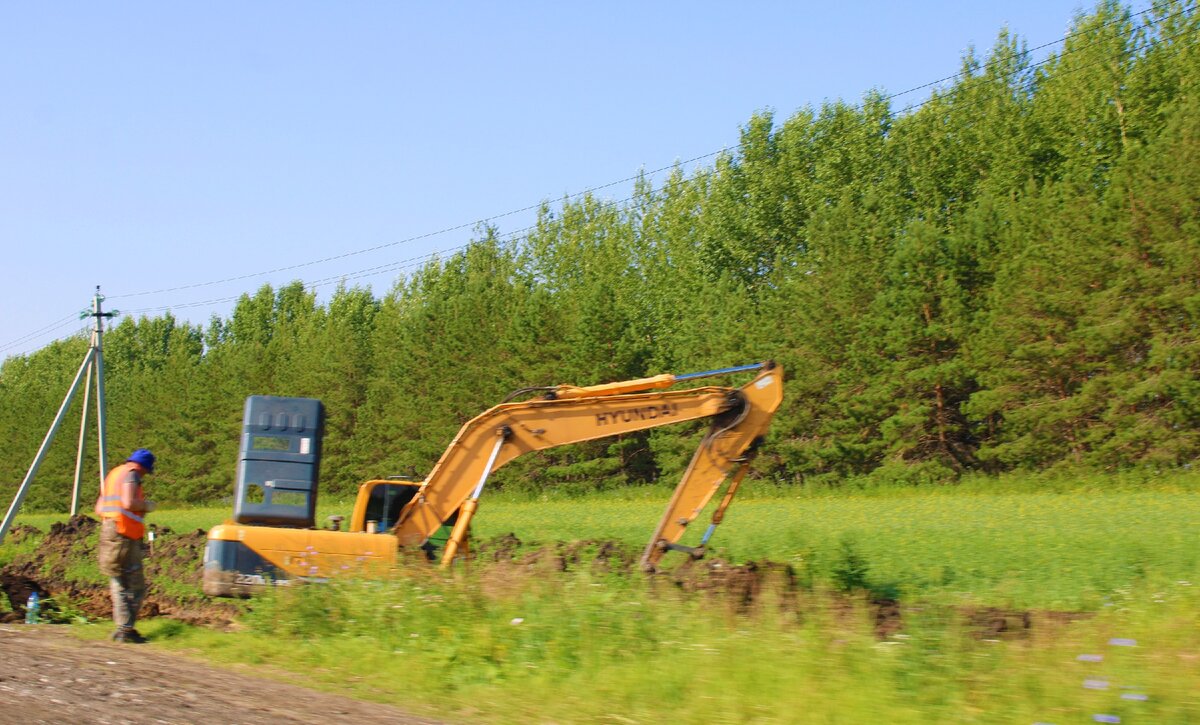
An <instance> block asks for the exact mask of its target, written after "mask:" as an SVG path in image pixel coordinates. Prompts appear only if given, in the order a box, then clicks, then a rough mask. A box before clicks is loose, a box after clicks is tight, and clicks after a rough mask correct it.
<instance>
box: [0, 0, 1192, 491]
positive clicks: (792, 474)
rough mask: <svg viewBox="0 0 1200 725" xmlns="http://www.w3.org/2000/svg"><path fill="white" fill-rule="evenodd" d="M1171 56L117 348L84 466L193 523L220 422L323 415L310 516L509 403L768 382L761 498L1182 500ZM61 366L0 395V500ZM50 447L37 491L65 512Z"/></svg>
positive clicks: (1084, 26) (579, 212)
mask: <svg viewBox="0 0 1200 725" xmlns="http://www.w3.org/2000/svg"><path fill="white" fill-rule="evenodd" d="M1198 26H1200V17H1198V16H1197V13H1196V10H1195V7H1194V6H1193V5H1191V4H1189V3H1183V2H1167V3H1164V4H1163V5H1161V6H1160V7H1159V8H1158V9H1157V10H1155V11H1154V12H1152V13H1149V14H1145V15H1141V14H1139V17H1134V16H1133V15H1132V14H1131V13H1130V11H1129V10H1128V9H1126V8H1123V7H1122V6H1120V5H1119V4H1117V3H1114V2H1103V3H1101V4H1100V5H1098V6H1097V7H1096V9H1095V10H1093V11H1092V12H1091V13H1090V14H1087V15H1081V16H1080V17H1079V18H1078V20H1077V22H1076V24H1075V26H1074V27H1073V28H1072V32H1071V35H1070V36H1069V37H1068V39H1067V40H1066V41H1065V43H1064V46H1063V48H1062V50H1061V51H1060V52H1059V53H1057V54H1055V55H1053V56H1051V57H1050V58H1049V59H1048V60H1046V61H1044V62H1040V63H1037V64H1032V63H1031V62H1030V61H1029V60H1028V58H1029V54H1028V53H1027V52H1026V48H1025V45H1024V43H1023V42H1022V41H1021V40H1020V39H1019V38H1016V37H1013V36H1010V35H1008V34H1006V33H1002V34H1001V35H1000V36H999V38H998V39H997V41H996V43H995V45H994V47H993V48H992V49H991V50H990V52H988V53H987V54H986V56H985V57H977V56H976V55H974V54H969V55H968V56H967V57H965V58H964V59H963V65H962V69H961V70H962V72H961V74H960V75H958V76H957V77H956V79H955V80H954V81H953V83H952V84H950V85H949V86H947V87H945V88H941V89H938V90H935V91H933V92H932V93H931V96H930V97H929V98H928V99H927V100H926V101H924V102H923V103H921V104H920V105H919V106H918V107H915V108H910V109H899V110H897V109H893V108H892V107H891V105H890V104H889V99H888V97H886V96H884V95H882V94H880V93H869V94H867V95H866V96H865V97H864V98H863V99H862V101H861V102H860V103H858V104H849V103H843V102H836V103H828V104H825V105H823V106H821V107H820V108H811V109H806V110H802V111H801V112H799V113H797V114H795V115H794V116H792V117H790V118H787V119H783V120H778V119H775V118H773V117H772V116H771V115H770V114H759V115H756V116H755V117H753V118H752V119H751V121H750V122H749V123H748V124H747V125H746V126H745V127H744V128H743V129H742V132H741V139H740V145H739V147H738V148H737V149H736V150H735V151H733V152H730V153H727V154H724V155H722V156H721V157H719V158H718V159H717V160H716V161H715V163H713V165H712V166H711V167H708V168H703V169H700V170H698V171H696V172H694V173H685V172H684V171H683V169H678V170H677V171H676V172H675V173H674V174H673V175H672V176H671V177H670V179H669V180H668V181H667V182H666V183H664V184H662V185H661V186H657V187H654V186H651V185H650V184H649V183H642V184H640V185H638V187H637V188H636V190H635V193H634V195H633V196H632V197H631V198H629V199H625V200H620V201H616V202H614V201H607V200H601V199H599V198H596V197H594V196H584V197H582V198H578V199H568V200H564V201H563V202H561V203H560V204H557V205H553V204H550V203H547V204H545V205H544V206H543V208H542V210H541V212H540V214H539V218H538V222H537V225H536V227H535V228H534V229H532V230H530V231H528V232H527V233H524V234H522V235H521V236H518V237H505V236H503V235H501V234H500V233H499V232H498V230H496V229H494V228H488V227H483V228H480V229H478V230H476V232H475V234H474V237H473V240H472V241H471V243H470V244H469V245H467V246H466V247H465V248H464V249H463V250H462V251H460V252H458V253H455V254H453V255H451V256H449V257H447V258H445V259H441V260H438V261H435V262H431V263H429V264H428V265H426V266H425V267H424V268H422V269H421V270H420V271H418V272H416V273H414V274H412V275H410V276H408V277H405V278H402V279H400V280H398V281H397V282H396V283H395V285H394V286H393V287H392V288H391V289H390V290H389V291H388V292H387V293H386V294H384V295H382V296H381V297H380V296H376V295H375V294H374V293H373V292H372V291H371V290H370V289H369V288H362V287H352V286H343V287H341V288H339V289H338V290H337V291H336V292H335V293H334V294H333V295H332V297H331V298H330V299H329V301H328V303H325V304H319V303H318V302H317V298H316V295H315V293H314V292H312V291H309V290H306V288H305V285H304V283H303V282H295V283H292V284H289V285H285V286H282V287H280V288H278V289H273V288H271V287H263V288H261V289H259V290H258V291H257V292H255V293H254V294H246V295H244V296H243V297H242V298H241V300H240V301H239V302H238V304H237V306H236V308H235V309H234V311H233V312H232V314H231V315H230V316H229V317H228V318H220V317H214V318H213V319H212V320H211V321H210V322H209V324H208V325H206V326H202V325H194V324H189V323H185V322H181V321H179V320H177V319H176V318H174V317H173V316H172V315H171V314H169V313H166V314H163V315H161V316H156V317H141V318H139V319H134V318H130V317H125V318H122V319H121V320H120V322H119V323H118V324H116V325H115V326H114V327H112V329H111V330H109V331H108V332H107V333H106V334H105V337H104V352H105V365H106V373H107V375H106V392H107V398H108V409H109V417H108V426H107V431H108V441H109V451H110V453H109V456H110V458H111V459H112V460H110V461H109V464H110V465H111V464H113V463H115V462H116V461H117V460H119V458H120V457H121V456H123V455H124V453H126V452H127V451H128V450H131V449H132V448H135V447H138V446H146V447H149V448H152V449H154V450H155V451H156V452H157V453H158V454H159V456H160V466H159V470H158V471H157V472H156V476H155V482H154V483H155V485H154V493H155V496H156V497H157V498H159V499H160V500H164V501H168V502H201V501H215V500H218V499H220V498H222V497H224V496H228V495H229V494H230V493H231V490H232V480H233V475H234V470H235V461H236V455H237V446H238V434H239V431H240V425H241V416H242V405H243V400H244V399H245V397H246V396H247V395H251V394H274V395H296V396H310V397H317V398H320V399H322V400H323V401H324V403H325V405H326V407H327V410H328V420H327V426H326V437H325V443H324V463H323V468H322V479H323V482H324V483H323V485H324V488H325V490H326V491H332V492H333V493H335V494H345V493H349V492H351V491H353V490H354V488H355V487H356V486H357V484H358V483H360V482H361V481H363V480H366V479H367V478H370V477H376V476H384V475H390V474H403V473H408V472H410V471H415V472H417V473H418V474H421V475H423V474H424V473H426V472H427V471H428V470H429V469H430V468H431V467H432V465H433V463H434V462H435V461H436V460H437V458H438V456H439V455H440V454H441V452H442V450H443V449H444V448H445V446H446V445H447V444H448V443H449V441H450V440H451V438H452V437H453V435H454V433H455V431H456V430H457V429H458V428H459V427H460V426H461V425H462V424H463V423H465V422H466V421H467V420H469V419H470V418H472V417H474V416H475V415H477V414H478V413H479V412H481V411H483V410H484V409H486V408H488V407H490V406H491V405H494V404H496V403H497V402H499V401H500V400H502V399H503V398H504V397H505V395H506V394H508V393H509V392H511V391H512V390H514V389H517V388H522V387H527V386H533V385H552V384H556V383H573V384H579V385H584V384H592V383H598V382H605V381H612V380H620V379H627V378H636V377H643V376H648V375H653V374H657V373H662V372H675V373H686V372H694V371H699V370H706V369H711V368H718V367H724V366H728V365H735V364H742V363H750V362H755V361H760V360H767V359H773V360H776V361H778V362H780V363H781V364H782V365H783V366H784V369H785V370H786V372H787V384H786V391H785V394H786V399H785V401H784V405H783V408H782V409H781V410H780V412H779V414H778V416H777V417H776V420H775V423H774V425H773V428H772V431H771V434H770V438H769V441H768V443H767V445H766V446H765V447H764V450H763V454H762V456H761V457H760V459H759V461H758V463H757V464H756V475H757V476H759V477H760V478H763V479H767V480H770V481H773V482H775V483H777V484H780V485H786V484H801V483H807V484H809V485H837V484H838V483H840V482H844V481H847V480H863V479H866V480H878V481H887V482H901V483H913V484H920V483H937V482H947V481H952V480H954V479H956V478H957V477H960V476H962V475H964V474H968V473H972V472H980V473H1001V472H1005V471H1013V470H1020V471H1061V470H1064V469H1065V470H1079V471H1089V472H1095V471H1117V470H1129V469H1149V470H1164V469H1169V468H1176V467H1183V466H1190V465H1191V464H1192V463H1193V462H1194V461H1195V459H1196V456H1197V454H1198V453H1200V375H1198V373H1200V215H1198V213H1197V208H1198V207H1197V196H1198V194H1200V86H1198V82H1200V49H1198V47H1197V43H1196V40H1197V29H1198ZM87 346H88V340H87V339H86V338H84V337H73V338H68V339H65V340H60V341H58V342H55V343H52V344H50V345H48V346H46V347H44V348H42V349H40V350H38V351H36V352H34V353H31V354H27V355H20V356H16V357H11V358H8V359H7V360H5V361H4V363H3V365H2V366H0V439H2V440H4V441H5V442H6V445H5V449H4V452H3V454H0V482H2V483H0V494H11V492H13V491H14V490H15V487H16V482H17V481H19V480H21V479H22V477H23V476H24V473H25V470H26V468H27V467H28V466H29V462H30V461H31V460H32V457H33V455H34V453H35V452H36V450H37V448H38V444H39V443H40V441H41V439H42V437H43V436H44V435H45V432H46V428H47V426H48V425H49V423H50V422H51V419H52V418H53V414H54V411H55V410H56V409H57V408H58V406H59V404H60V403H61V401H62V397H63V395H64V394H65V392H66V390H67V388H68V387H69V384H70V381H71V378H72V376H73V375H74V373H75V371H76V370H77V368H78V366H79V363H80V362H81V361H82V359H83V355H84V353H85V351H86V349H87ZM80 404H81V401H80V400H78V399H77V400H76V402H75V404H74V407H75V416H77V415H78V409H79V406H80ZM74 419H75V420H78V417H75V418H74ZM68 428H69V426H64V428H63V431H60V434H59V435H60V440H59V442H58V444H57V445H56V446H55V447H54V448H53V449H52V450H51V452H50V455H49V456H48V457H47V459H46V461H45V463H44V464H43V466H42V469H41V472H40V473H39V479H41V480H43V481H45V480H60V481H69V480H70V478H71V476H72V472H73V469H74V463H75V460H74V459H75V450H74V446H73V445H71V444H69V443H64V442H63V441H64V440H65V439H69V438H72V437H73V436H72V434H71V433H68V432H65V431H67V430H68ZM699 430H700V428H699V427H697V426H677V427H671V428H663V429H657V430H655V431H652V432H649V433H645V434H637V435H631V436H626V437H623V438H619V439H611V440H606V441H600V442H595V443H589V444H581V445H578V446H572V447H569V448H564V449H557V450H552V451H547V452H544V453H539V454H537V455H534V456H530V457H527V458H525V459H520V460H518V461H516V462H514V463H513V464H511V465H510V466H508V467H506V468H505V469H504V470H503V471H501V472H499V473H498V474H497V477H496V481H497V483H498V484H499V485H500V486H502V487H505V488H508V489H510V490H512V489H518V490H527V491H530V492H535V491H541V490H544V489H546V488H549V487H556V488H566V489H568V490H574V491H580V492H583V491H590V490H594V489H597V488H608V487H614V486H625V485H635V484H641V483H648V482H652V481H655V480H657V479H658V478H660V477H666V478H668V479H669V478H671V477H672V476H675V475H677V474H678V473H679V472H680V471H681V470H682V468H683V466H684V465H686V461H687V459H688V457H689V456H690V452H691V450H693V449H694V446H695V442H696V441H695V439H696V436H697V435H698V434H699ZM93 449H94V446H93ZM93 453H94V450H93ZM93 459H94V455H93ZM91 466H92V468H91V470H90V472H89V476H88V478H87V479H85V480H87V481H90V482H91V487H92V491H94V489H95V486H96V481H97V479H98V470H96V469H97V466H96V463H95V461H94V460H93V462H92V464H91ZM69 489H70V487H69V486H50V485H39V486H35V487H34V489H33V490H32V491H31V493H30V496H29V498H28V499H27V506H30V507H32V508H62V507H63V506H65V502H66V500H67V498H68V497H69Z"/></svg>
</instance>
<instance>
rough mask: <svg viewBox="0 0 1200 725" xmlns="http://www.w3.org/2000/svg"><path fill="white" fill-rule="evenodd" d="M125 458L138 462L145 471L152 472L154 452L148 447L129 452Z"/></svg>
mask: <svg viewBox="0 0 1200 725" xmlns="http://www.w3.org/2000/svg"><path fill="white" fill-rule="evenodd" d="M125 460H126V461H132V462H133V463H136V464H138V465H139V466H141V467H142V468H144V469H146V473H154V454H153V453H151V452H150V449H149V448H139V449H137V450H136V451H134V452H133V453H130V454H129V458H126V459H125Z"/></svg>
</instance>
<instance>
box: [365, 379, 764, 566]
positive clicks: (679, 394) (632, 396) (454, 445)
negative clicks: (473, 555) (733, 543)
mask: <svg viewBox="0 0 1200 725" xmlns="http://www.w3.org/2000/svg"><path fill="white" fill-rule="evenodd" d="M750 371H754V372H757V374H756V375H755V377H754V379H753V380H751V381H750V382H749V383H747V384H746V385H743V386H742V387H740V388H726V387H702V388H690V389H684V390H663V389H664V388H667V387H670V386H671V385H674V384H676V383H679V382H684V381H687V380H693V379H697V378H702V377H710V376H714V375H723V374H729V373H737V372H750ZM542 390H544V391H545V392H546V393H547V394H546V396H545V398H544V399H539V400H527V401H519V402H506V403H501V404H500V405H497V406H495V407H493V408H491V409H489V410H487V411H485V412H484V413H482V414H481V415H479V416H477V417H476V418H474V419H472V420H471V421H469V422H467V424H466V425H464V426H463V427H462V429H461V430H459V432H458V435H457V436H455V438H454V440H453V441H452V442H451V443H450V446H449V447H448V448H447V449H446V451H445V452H444V453H443V454H442V457H441V458H440V459H439V460H438V462H437V464H436V465H435V466H434V468H433V470H432V471H431V472H430V474H429V477H428V478H427V479H425V481H424V483H422V484H421V486H420V489H419V491H418V492H417V494H416V495H415V496H414V497H413V498H412V500H411V501H410V502H409V503H408V504H407V505H406V506H405V507H404V509H403V510H402V511H401V512H400V515H399V517H398V518H397V523H396V525H395V527H394V528H393V529H392V533H394V534H395V536H396V537H397V538H398V539H399V544H400V545H401V546H419V545H422V544H424V543H425V542H426V541H427V540H428V539H429V537H430V536H432V535H433V534H434V533H435V532H436V531H437V530H438V529H439V528H440V527H441V526H442V525H443V523H444V522H446V521H448V520H449V519H451V518H452V517H453V516H454V515H455V514H456V513H457V514H458V518H457V521H456V522H455V525H454V528H453V530H452V531H451V534H450V539H449V541H448V542H447V544H446V548H445V551H444V552H443V557H442V563H443V565H446V564H449V563H450V562H451V561H453V559H454V558H455V556H456V555H457V553H458V551H459V547H460V546H461V544H462V542H463V541H464V540H465V538H466V534H467V530H468V528H469V527H470V523H471V518H472V516H473V515H474V513H475V511H476V509H477V508H478V505H479V504H478V502H479V497H480V495H481V493H482V492H483V488H484V485H485V484H486V482H487V479H488V476H489V475H491V473H492V471H495V470H496V469H497V468H500V467H501V466H503V465H504V464H506V463H508V462H509V461H511V460H513V459H514V458H516V457H518V456H520V455H523V454H525V453H529V452H531V451H539V450H544V449H547V448H553V447H555V446H561V445H567V444H570V443H578V442H580V441H587V440H594V439H596V438H604V437H608V436H613V435H618V434H621V433H631V432H633V431H638V430H645V429H648V428H655V427H658V426H662V425H669V424H672V423H681V422H683V421H689V420H696V419H700V418H711V419H712V425H711V427H710V428H709V430H708V432H707V433H706V434H705V436H704V439H703V441H702V442H701V444H700V447H699V449H698V450H697V451H696V454H695V455H694V456H693V457H692V461H691V464H690V465H689V466H688V468H687V471H686V472H685V473H684V475H683V479H682V480H681V481H680V482H679V485H678V487H676V489H675V493H674V494H673V496H672V497H671V502H670V504H669V505H668V506H667V510H666V513H665V514H664V515H663V518H662V520H661V521H660V522H659V524H658V528H657V529H655V532H654V536H653V537H652V538H651V540H650V544H649V545H648V546H647V548H646V551H645V553H644V554H643V555H642V566H643V568H645V569H653V568H654V567H655V566H656V564H657V563H658V561H659V560H660V559H661V558H662V556H663V554H664V553H665V552H666V551H669V550H679V551H684V552H686V553H689V554H691V555H693V556H697V557H698V556H702V555H703V553H704V545H705V544H706V543H707V542H708V539H709V537H710V536H711V535H712V532H713V529H714V528H715V527H716V526H717V524H719V523H720V522H721V519H722V518H723V517H724V513H725V510H726V509H727V508H728V506H729V503H730V501H731V500H732V499H733V496H734V494H735V493H736V492H737V488H738V486H739V485H740V483H741V481H742V478H743V477H744V476H745V475H746V471H747V469H748V468H749V466H750V462H751V460H752V459H753V457H754V453H755V451H756V450H757V448H758V444H759V443H760V442H761V440H762V437H763V436H764V435H765V434H766V431H767V427H768V425H769V424H770V421H771V417H772V416H773V415H774V413H775V410H776V409H777V408H778V407H779V404H780V403H781V402H782V400H783V370H782V369H781V368H780V367H779V366H778V365H775V364H774V363H771V362H766V363H758V364H755V365H745V366H741V367H735V368H725V369H721V370H711V371H706V372H703V373H694V374H691V375H679V376H676V375H658V376H655V377H651V378H643V379H640V380H631V381H625V382H620V383H609V384H605V385H595V386H590V387H575V386H568V385H560V386H557V387H554V388H549V389H542ZM726 479H729V486H728V487H727V489H726V492H725V495H724V497H723V498H722V500H721V502H720V504H719V505H718V506H717V508H716V511H715V513H714V515H713V520H712V523H711V525H710V526H709V528H708V531H707V532H706V533H705V535H704V538H703V539H702V541H701V543H700V546H698V547H684V546H680V545H679V544H678V543H677V542H678V541H679V539H680V538H681V537H682V536H683V533H684V530H685V528H686V527H687V525H688V524H690V523H691V522H692V521H693V520H694V519H695V518H696V517H697V516H699V514H700V512H701V511H702V510H703V509H704V507H705V505H706V504H707V503H708V502H709V501H710V500H711V499H712V497H713V495H714V494H715V493H716V492H717V491H718V489H719V488H720V486H721V484H722V482H724V481H725V480H726ZM356 518H361V514H360V513H359V512H357V511H356Z"/></svg>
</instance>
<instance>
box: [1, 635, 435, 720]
mask: <svg viewBox="0 0 1200 725" xmlns="http://www.w3.org/2000/svg"><path fill="white" fill-rule="evenodd" d="M10 716H15V717H14V719H12V720H9V719H7V718H9V717H10ZM0 721H3V722H14V723H16V722H21V723H72V724H73V725H75V724H78V723H85V722H86V723H98V724H109V723H111V724H114V725H115V724H116V723H138V724H141V723H248V724H255V723H264V724H265V723H330V722H354V723H368V724H369V723H398V724H402V725H424V724H426V723H429V724H432V723H434V722H435V721H433V720H426V719H421V718H417V717H413V716H412V715H410V714H407V713H405V712H403V711H401V710H399V709H397V708H393V707H389V706H387V705H382V704H377V703H368V702H362V701H359V700H354V699H351V698H347V697H341V696H338V695H331V694H328V693H324V692H317V691H314V690H309V689H307V688H304V687H300V686H298V685H289V684H283V683H280V682H275V681H273V680H268V679H264V678H261V677H257V676H255V675H252V674H249V673H241V672H238V671H236V670H233V669H222V668H219V667H213V666H209V665H205V664H203V663H200V662H196V661H193V660H190V659H187V658H185V657H182V656H179V655H174V654H171V653H167V652H162V651H159V650H155V649H154V648H153V647H150V646H146V645H119V644H115V643H110V642H95V641H83V640H79V639H76V638H74V637H72V636H71V635H70V633H69V632H67V631H66V630H65V628H62V627H56V626H49V625H39V626H25V625H19V624H17V625H0Z"/></svg>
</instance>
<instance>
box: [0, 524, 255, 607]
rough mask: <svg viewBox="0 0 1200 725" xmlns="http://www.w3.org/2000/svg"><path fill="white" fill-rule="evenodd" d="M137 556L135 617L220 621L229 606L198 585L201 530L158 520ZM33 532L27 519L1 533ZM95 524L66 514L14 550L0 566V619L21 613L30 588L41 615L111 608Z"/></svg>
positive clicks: (16, 536) (22, 535) (17, 537)
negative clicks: (6, 609)
mask: <svg viewBox="0 0 1200 725" xmlns="http://www.w3.org/2000/svg"><path fill="white" fill-rule="evenodd" d="M155 534H156V535H155V540H154V542H153V544H152V545H151V548H149V549H148V550H147V556H146V559H145V564H144V565H145V567H146V580H147V585H148V590H147V593H146V601H145V603H144V604H143V605H142V616H143V617H154V616H166V617H170V618H172V619H177V620H180V621H184V622H188V623H193V624H211V625H227V624H229V623H230V622H231V621H232V619H233V617H234V615H235V614H236V613H237V611H238V610H237V608H236V607H235V606H234V605H233V604H231V603H228V602H221V601H214V600H211V599H209V598H208V597H205V596H204V595H203V594H201V593H200V578H201V574H202V565H203V558H204V542H205V533H204V531H202V530H200V529H197V530H196V531H194V532H191V533H186V534H176V533H175V532H173V531H171V530H170V529H168V528H165V527H163V528H159V529H157V531H156V532H155ZM36 536H41V532H40V531H38V530H37V529H35V528H32V527H27V526H23V527H17V528H15V529H14V530H13V532H12V533H11V535H10V538H9V541H10V542H11V543H14V544H17V543H20V542H22V541H24V540H25V539H27V538H28V537H36ZM98 537H99V524H98V523H97V522H96V520H95V519H92V518H90V517H88V516H73V517H72V518H71V519H70V520H69V521H67V522H66V523H55V524H53V525H52V526H51V527H50V531H49V532H48V533H46V535H45V536H44V537H43V538H42V540H41V541H40V543H39V544H38V545H37V548H36V549H34V550H33V551H32V552H30V553H26V554H21V555H18V556H17V557H16V558H15V559H14V560H13V561H12V562H11V563H10V564H8V565H7V566H5V567H4V568H3V569H0V588H2V589H3V590H4V595H5V597H6V598H7V599H8V602H9V606H10V607H11V608H12V610H13V611H12V612H10V613H8V614H7V615H6V617H5V618H6V619H8V620H13V619H19V618H23V617H24V613H25V603H26V602H27V601H28V598H29V595H30V593H31V592H33V591H37V592H38V595H39V596H40V597H42V598H44V599H48V601H46V603H45V606H44V616H45V617H46V618H48V619H50V620H52V621H53V620H56V619H57V620H66V619H70V618H72V617H73V616H77V615H82V616H86V617H91V618H107V617H110V616H112V600H111V598H110V595H109V590H108V580H107V578H106V577H104V576H103V575H102V574H100V572H99V571H98V570H97V569H96V566H95V558H96V544H97V540H98Z"/></svg>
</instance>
